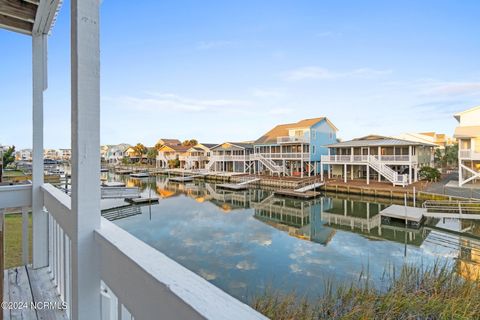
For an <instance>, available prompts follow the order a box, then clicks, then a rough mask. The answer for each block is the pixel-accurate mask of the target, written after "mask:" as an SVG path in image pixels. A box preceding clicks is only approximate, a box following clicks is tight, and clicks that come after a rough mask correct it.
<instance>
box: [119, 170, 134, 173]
mask: <svg viewBox="0 0 480 320" xmlns="http://www.w3.org/2000/svg"><path fill="white" fill-rule="evenodd" d="M132 172H133V171H132V170H117V171H115V173H116V174H130V173H132Z"/></svg>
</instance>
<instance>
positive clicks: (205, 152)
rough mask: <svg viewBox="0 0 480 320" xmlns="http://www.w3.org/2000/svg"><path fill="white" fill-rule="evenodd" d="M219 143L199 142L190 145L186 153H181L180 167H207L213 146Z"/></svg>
mask: <svg viewBox="0 0 480 320" xmlns="http://www.w3.org/2000/svg"><path fill="white" fill-rule="evenodd" d="M216 145H217V144H213V143H198V144H197V145H195V146H193V147H190V149H188V150H187V152H186V153H185V154H182V155H180V157H179V160H180V167H181V168H183V169H189V170H191V169H205V168H206V167H207V164H208V162H209V161H210V155H211V152H212V150H211V149H212V148H213V147H215V146H216Z"/></svg>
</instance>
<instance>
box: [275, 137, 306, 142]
mask: <svg viewBox="0 0 480 320" xmlns="http://www.w3.org/2000/svg"><path fill="white" fill-rule="evenodd" d="M283 143H310V137H306V136H283V137H278V138H277V144H283Z"/></svg>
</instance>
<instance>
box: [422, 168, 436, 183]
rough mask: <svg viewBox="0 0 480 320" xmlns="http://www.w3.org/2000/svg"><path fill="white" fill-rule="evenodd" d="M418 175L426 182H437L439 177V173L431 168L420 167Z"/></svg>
mask: <svg viewBox="0 0 480 320" xmlns="http://www.w3.org/2000/svg"><path fill="white" fill-rule="evenodd" d="M418 174H419V175H420V179H422V180H428V181H437V180H438V179H440V176H441V174H440V171H438V169H437V168H432V167H422V168H421V169H420V171H419V172H418Z"/></svg>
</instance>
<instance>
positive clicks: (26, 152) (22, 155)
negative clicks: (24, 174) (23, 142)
mask: <svg viewBox="0 0 480 320" xmlns="http://www.w3.org/2000/svg"><path fill="white" fill-rule="evenodd" d="M15 161H32V149H21V150H18V151H17V152H15Z"/></svg>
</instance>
